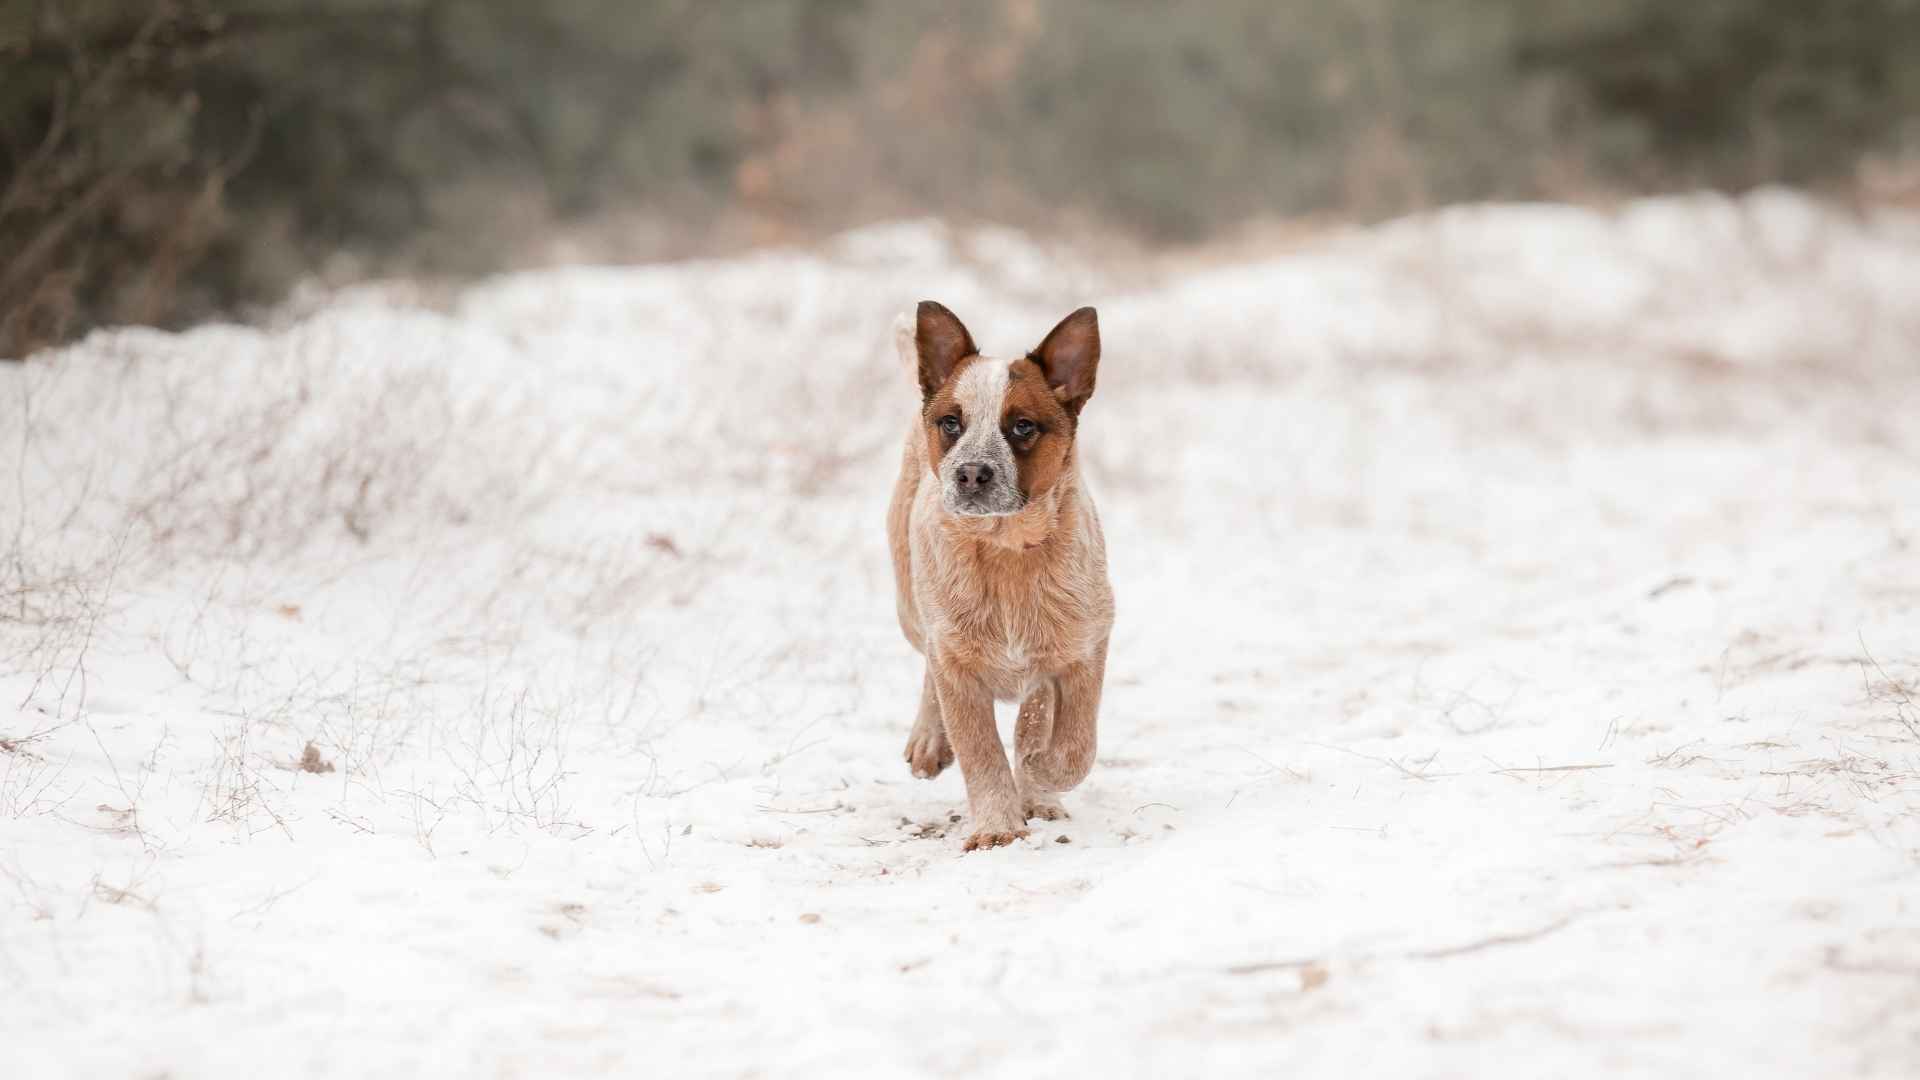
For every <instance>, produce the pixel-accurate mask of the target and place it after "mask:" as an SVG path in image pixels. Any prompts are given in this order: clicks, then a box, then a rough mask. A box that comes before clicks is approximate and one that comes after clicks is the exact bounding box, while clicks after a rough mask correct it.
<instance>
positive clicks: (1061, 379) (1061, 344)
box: [1033, 307, 1100, 417]
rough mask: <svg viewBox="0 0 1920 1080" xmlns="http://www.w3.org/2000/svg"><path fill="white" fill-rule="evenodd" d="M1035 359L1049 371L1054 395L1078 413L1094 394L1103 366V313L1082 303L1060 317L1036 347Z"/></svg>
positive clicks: (1048, 374) (1049, 382)
mask: <svg viewBox="0 0 1920 1080" xmlns="http://www.w3.org/2000/svg"><path fill="white" fill-rule="evenodd" d="M1033 361H1034V363H1036V364H1039V365H1040V367H1041V369H1042V370H1044V371H1045V372H1046V373H1047V385H1048V386H1050V387H1052V388H1053V396H1054V397H1055V398H1058V399H1059V401H1060V404H1062V405H1064V406H1066V409H1067V412H1069V413H1071V414H1072V415H1074V416H1076V417H1077V416H1079V415H1080V407H1081V406H1082V405H1085V404H1086V403H1087V399H1088V398H1090V397H1092V396H1093V374H1094V371H1095V370H1096V369H1097V368H1099V366H1100V317H1099V316H1098V315H1097V314H1095V312H1094V310H1093V309H1092V308H1090V307H1083V308H1081V309H1080V310H1079V311H1076V312H1074V313H1073V314H1071V315H1069V316H1067V317H1066V318H1064V319H1061V320H1060V325H1059V326H1056V327H1054V328H1053V330H1052V331H1051V332H1050V333H1048V334H1047V340H1045V341H1042V342H1041V343H1040V347H1039V348H1037V349H1035V350H1033Z"/></svg>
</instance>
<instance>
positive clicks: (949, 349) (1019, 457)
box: [913, 300, 1100, 517]
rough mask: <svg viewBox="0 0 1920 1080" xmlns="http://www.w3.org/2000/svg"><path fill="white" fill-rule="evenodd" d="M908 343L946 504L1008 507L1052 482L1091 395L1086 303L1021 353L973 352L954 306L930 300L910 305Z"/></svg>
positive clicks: (1095, 355)
mask: <svg viewBox="0 0 1920 1080" xmlns="http://www.w3.org/2000/svg"><path fill="white" fill-rule="evenodd" d="M913 343H914V352H915V356H916V359H917V362H918V364H917V366H918V376H919V382H920V393H921V398H922V402H923V408H922V410H921V420H922V422H923V423H924V424H925V426H926V436H927V451H928V452H927V460H928V462H929V464H931V465H932V467H933V472H934V476H935V477H937V478H938V479H939V481H940V499H941V503H942V504H943V505H944V506H945V507H946V509H947V512H948V513H952V514H959V515H962V516H968V517H1000V516H1004V515H1007V514H1015V513H1019V512H1020V511H1021V510H1022V509H1024V508H1025V507H1026V505H1027V503H1028V502H1030V501H1032V500H1034V499H1037V498H1040V497H1042V496H1044V495H1045V494H1046V493H1047V492H1048V491H1049V490H1051V489H1052V487H1053V485H1054V482H1055V481H1057V480H1058V479H1059V477H1060V473H1061V471H1062V470H1063V469H1064V468H1065V467H1066V464H1067V462H1068V461H1069V460H1070V456H1071V453H1072V450H1073V437H1074V432H1075V429H1076V428H1077V426H1078V424H1079V417H1080V409H1081V407H1082V406H1084V405H1085V404H1086V402H1087V399H1088V398H1089V397H1091V396H1092V395H1093V377H1094V372H1095V370H1096V369H1097V368H1098V366H1099V363H1100V326H1099V320H1098V318H1097V316H1096V315H1095V313H1094V310H1093V309H1092V308H1081V309H1080V310H1078V311H1076V312H1074V313H1073V314H1071V315H1069V316H1067V317H1066V318H1065V319H1063V320H1061V322H1060V325H1058V326H1056V327H1054V328H1053V331H1052V332H1051V333H1049V334H1048V335H1047V337H1046V340H1045V341H1043V342H1041V343H1040V346H1039V347H1038V348H1036V349H1034V350H1033V351H1032V352H1030V353H1028V354H1027V355H1026V356H1024V357H1021V358H1019V359H1017V360H997V359H992V358H989V357H984V356H981V355H980V351H979V349H977V348H975V346H974V344H973V337H972V335H970V334H968V333H967V328H966V327H965V326H964V325H962V324H961V322H960V320H959V319H958V318H957V317H955V316H954V314H953V312H951V311H948V310H947V309H946V308H945V307H943V306H941V305H940V304H936V303H934V302H933V301H931V300H929V301H924V302H922V303H921V305H920V308H919V311H918V312H917V313H916V318H915V323H914V335H913Z"/></svg>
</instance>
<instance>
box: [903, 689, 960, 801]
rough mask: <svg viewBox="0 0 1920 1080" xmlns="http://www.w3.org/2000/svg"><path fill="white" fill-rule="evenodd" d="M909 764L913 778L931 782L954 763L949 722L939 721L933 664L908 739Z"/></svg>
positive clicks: (938, 703) (907, 754)
mask: <svg viewBox="0 0 1920 1080" xmlns="http://www.w3.org/2000/svg"><path fill="white" fill-rule="evenodd" d="M905 757H906V759H907V765H908V767H909V768H911V769H912V770H913V775H914V776H916V777H919V778H920V779H922V780H931V779H933V778H934V777H936V776H939V775H940V773H941V771H942V770H944V769H945V768H946V767H947V766H949V765H951V764H953V745H952V744H951V743H949V742H947V725H946V721H944V720H942V719H941V718H940V698H939V695H938V694H937V693H936V692H935V690H934V685H933V661H931V660H929V661H927V678H926V681H925V682H924V683H923V684H922V685H921V687H920V715H919V717H918V718H917V719H915V720H914V722H913V732H912V733H911V734H909V735H908V736H907V752H906V754H905Z"/></svg>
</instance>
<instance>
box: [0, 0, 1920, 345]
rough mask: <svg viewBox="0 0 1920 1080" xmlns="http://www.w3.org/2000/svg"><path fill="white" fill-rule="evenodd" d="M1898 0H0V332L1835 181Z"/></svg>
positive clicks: (1901, 22)
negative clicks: (321, 283)
mask: <svg viewBox="0 0 1920 1080" xmlns="http://www.w3.org/2000/svg"><path fill="white" fill-rule="evenodd" d="M1915 56H1920V0H1690V2H1688V3H1685V4H1675V3H1670V2H1663V0H1617V2H1614V3H1609V4H1592V3H1585V2H1576V0H1528V2H1521V0H1345V2H1341V3H1325V2H1316V0H1213V2H1211V3H1208V4H1206V5H1189V6H1185V7H1178V8H1169V7H1167V6H1165V5H1162V4H1156V3H1150V2H1148V0H1045V2H1042V0H994V2H992V3H984V2H983V3H978V4H951V3H946V2H943V0H887V2H881V0H810V2H799V0H795V2H792V3H771V2H756V0H659V2H650V3H633V2H630V0H566V2H564V3H552V4H535V3H523V2H520V0H0V73H3V76H4V77H3V78H0V356H7V355H15V356H17V355H19V354H21V353H22V352H24V351H25V350H26V349H28V348H31V347H33V346H35V345H37V344H40V343H43V342H47V341H52V340H58V339H60V338H62V337H64V336H67V335H69V334H72V333H74V332H78V331H80V330H82V329H84V328H85V327H88V326H91V325H96V324H99V323H102V322H118V321H135V322H156V323H162V324H166V323H177V322H180V321H185V320H190V319H195V318H200V317H204V316H205V315H207V314H209V313H212V312H217V311H222V310H235V309H245V308H246V307H247V306H248V305H250V304H254V303H259V302H264V301H270V300H272V299H274V298H276V297H278V296H280V295H283V294H284V292H285V290H286V289H287V288H288V287H289V286H290V284H291V283H293V282H295V281H297V280H299V279H301V278H302V277H305V276H310V275H315V274H324V275H327V276H330V277H335V278H338V277H351V276H355V275H358V274H366V273H377V272H412V273H426V274H469V273H474V272H479V271H483V270H486V269H490V268H494V267H498V266H502V265H511V264H518V263H525V262H529V261H534V260H536V259H538V258H540V257H541V256H540V254H539V253H538V252H537V250H536V247H537V245H538V244H539V243H540V242H541V240H542V238H543V237H547V236H551V235H552V234H553V233H554V232H555V230H556V227H558V228H560V229H562V230H563V231H564V230H566V229H567V228H568V223H570V222H572V223H580V224H578V225H577V226H574V227H572V231H573V234H574V235H576V236H578V235H587V236H591V237H594V238H595V241H594V243H593V244H591V245H589V247H588V249H587V250H588V251H589V253H591V254H595V255H599V256H601V257H636V256H646V255H657V254H661V253H667V252H678V251H697V250H702V249H710V248H712V247H715V246H722V245H725V244H728V243H734V242H741V241H745V240H765V239H777V238H783V237H794V236H804V235H806V234H807V233H808V232H810V231H812V230H816V229H821V228H832V227H837V226H841V225H845V224H848V223H851V222H854V221H858V220H862V219H871V218H874V217H881V216H888V215H895V214H905V213H926V212H934V213H943V214H949V215H960V216H983V217H992V218H998V219H1003V220H1011V221H1014V222H1016V223H1022V224H1029V225H1042V226H1054V227H1060V226H1063V225H1082V224H1090V225H1095V226H1099V227H1120V228H1123V229H1128V230H1132V231H1134V232H1137V233H1138V234H1140V235H1142V236H1144V237H1147V238H1150V239H1155V240H1163V241H1165V240H1173V241H1185V240H1193V239H1198V238H1203V237H1205V236H1207V235H1209V234H1210V233H1212V232H1215V231H1217V230H1219V229H1221V228H1223V227H1227V226H1231V225H1232V224H1234V223H1235V222H1238V221H1241V220H1244V219H1245V218H1247V217H1248V216H1250V215H1256V214H1279V215H1298V214H1317V213H1318V214H1343V215H1351V216H1359V217H1371V216H1378V215H1385V214H1391V213H1396V212H1400V211H1403V210H1405V209H1409V208H1415V207H1420V206H1424V205H1431V204H1434V203H1439V202H1445V201H1453V200H1460V199H1476V198H1501V197H1530V196H1539V195H1583V194H1593V193H1600V192H1608V191H1629V190H1638V189H1644V188H1651V187H1660V186H1666V185H1672V184H1689V185H1691V184H1702V183H1704V184H1713V185H1719V186H1725V187H1735V188H1737V187H1743V186H1747V185H1750V184H1753V183H1757V182H1762V181H1767V180H1772V179H1785V180H1790V181H1794V182H1801V183H1822V182H1828V181H1845V180H1846V179H1847V177H1848V176H1849V174H1850V172H1851V170H1852V169H1853V168H1854V166H1855V163H1856V162H1857V161H1858V160H1859V157H1860V155H1861V154H1863V153H1865V152H1868V151H1873V150H1888V149H1891V150H1904V151H1905V152H1907V153H1911V152H1912V151H1913V144H1914V142H1915V140H1916V139H1917V138H1920V132H1916V131H1915V129H1914V117H1915V115H1916V112H1917V111H1920V64H1916V63H1914V62H1913V61H1912V58H1913V57H1915Z"/></svg>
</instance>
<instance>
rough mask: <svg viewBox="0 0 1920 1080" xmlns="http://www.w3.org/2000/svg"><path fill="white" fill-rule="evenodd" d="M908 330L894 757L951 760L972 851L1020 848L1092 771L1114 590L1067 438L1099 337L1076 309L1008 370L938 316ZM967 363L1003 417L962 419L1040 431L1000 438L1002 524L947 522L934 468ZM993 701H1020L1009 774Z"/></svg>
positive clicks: (892, 525)
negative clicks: (916, 414) (904, 715)
mask: <svg viewBox="0 0 1920 1080" xmlns="http://www.w3.org/2000/svg"><path fill="white" fill-rule="evenodd" d="M913 331H914V332H913V333H912V334H908V333H907V331H906V328H905V327H904V326H902V327H901V328H897V330H896V333H897V335H898V343H899V346H900V348H901V351H902V354H903V358H904V359H906V360H907V361H908V362H909V363H910V364H912V365H913V366H914V367H915V368H916V370H917V371H918V373H919V376H920V383H921V390H922V395H923V400H922V409H921V416H920V421H919V426H918V427H916V428H914V429H913V430H911V431H909V433H908V435H907V440H906V447H905V451H904V452H903V453H902V455H901V461H900V477H899V480H898V481H897V482H896V483H895V485H894V489H893V500H892V503H891V505H890V506H889V508H888V511H887V540H888V544H889V546H890V547H891V548H892V552H893V570H894V583H895V599H896V602H897V608H898V612H899V616H900V628H901V630H902V631H903V632H904V633H905V634H906V637H907V640H908V641H909V642H911V643H912V644H913V647H914V648H915V649H916V650H918V651H919V652H921V653H922V654H924V655H925V656H926V658H927V670H926V678H925V680H924V683H923V687H922V690H921V695H920V711H919V715H918V718H917V719H916V721H915V723H914V727H913V733H912V734H911V735H910V736H909V737H908V740H907V749H906V755H905V756H906V760H907V762H908V764H909V765H910V766H911V767H912V770H913V774H914V775H915V776H918V777H929V778H930V777H932V776H935V775H937V774H938V773H939V772H940V771H941V770H942V769H944V768H945V767H946V766H947V765H948V764H950V763H952V762H953V761H954V760H955V759H956V758H957V759H958V761H959V763H960V771H961V774H962V776H963V777H964V778H965V781H966V788H967V802H968V805H969V808H970V810H971V812H972V816H973V821H972V825H973V832H972V834H971V835H970V836H969V837H968V838H967V841H966V849H967V850H969V851H972V850H974V849H976V848H981V847H996V846H999V845H1002V844H1008V843H1011V842H1013V840H1015V839H1016V838H1018V837H1022V836H1025V835H1026V834H1027V829H1026V822H1027V820H1028V819H1029V818H1033V817H1040V818H1046V819H1053V818H1058V817H1062V816H1064V814H1065V811H1064V810H1062V809H1061V807H1060V803H1059V800H1058V794H1057V793H1059V792H1062V791H1066V790H1068V789H1070V788H1072V787H1074V786H1075V785H1076V784H1078V783H1079V782H1080V781H1081V780H1082V779H1084V778H1085V777H1086V775H1087V773H1088V771H1089V770H1090V769H1091V768H1092V767H1093V757H1094V747H1095V720H1096V715H1097V713H1098V711H1099V707H1100V689H1101V683H1102V681H1103V678H1104V676H1105V670H1106V658H1107V638H1108V634H1109V632H1110V630H1111V628H1112V626H1113V590H1112V587H1111V585H1110V584H1109V582H1108V579H1107V555H1106V541H1105V539H1104V538H1103V537H1102V535H1101V531H1100V519H1099V517H1098V515H1097V514H1096V513H1095V512H1094V507H1093V502H1092V500H1091V499H1090V498H1089V497H1088V495H1087V493H1086V491H1085V489H1084V487H1083V486H1082V485H1081V481H1080V472H1079V467H1078V461H1077V457H1076V454H1075V446H1074V435H1075V433H1076V431H1077V429H1078V419H1079V411H1080V407H1081V406H1082V405H1084V404H1085V402H1086V399H1087V397H1088V396H1090V395H1091V393H1092V387H1093V372H1094V367H1095V365H1097V363H1098V359H1099V335H1098V326H1097V324H1096V323H1095V322H1094V315H1093V311H1092V309H1090V308H1083V309H1082V310H1081V311H1078V312H1075V313H1074V314H1073V315H1071V316H1068V318H1067V320H1065V321H1063V322H1062V323H1061V324H1060V326H1059V327H1056V328H1055V331H1054V333H1052V334H1050V335H1048V338H1047V341H1046V342H1043V343H1042V345H1041V347H1040V348H1039V349H1036V350H1035V351H1034V353H1032V354H1030V355H1029V356H1028V357H1026V358H1024V359H1020V360H1014V361H1007V360H994V359H988V358H985V357H981V356H980V355H979V354H978V352H977V351H976V350H975V349H974V348H973V343H972V339H971V337H970V336H968V335H967V333H966V330H965V328H964V327H963V326H961V325H960V323H959V320H958V319H956V318H954V317H953V315H952V313H951V312H948V311H947V310H946V309H945V308H943V307H941V306H940V305H938V304H930V303H929V304H922V305H921V306H920V311H919V313H918V316H917V319H916V320H915V325H914V327H913ZM1056 342H1063V344H1056ZM1050 358H1053V361H1054V362H1053V363H1051V364H1050V363H1049V359H1050ZM976 364H1005V365H1007V369H1008V377H1007V380H1006V382H1005V395H1004V399H1003V400H1004V403H1005V407H1004V410H1003V416H998V417H992V418H990V421H989V419H987V418H972V421H971V422H974V423H980V422H993V423H1002V422H1003V421H1004V422H1005V423H1007V424H1009V425H1011V424H1012V423H1014V418H1015V417H1016V415H1017V416H1025V417H1030V418H1031V419H1032V420H1033V421H1035V422H1039V423H1040V424H1041V431H1040V432H1039V433H1038V434H1037V435H1033V436H1029V437H1028V438H1027V439H1025V440H1017V439H1014V440H1012V441H1013V442H1014V443H1015V453H1016V456H1017V465H1018V471H1019V474H1020V475H1019V490H1020V493H1021V495H1022V496H1024V505H1022V506H1021V508H1020V509H1019V510H1018V511H1017V512H1014V513H1011V514H1007V515H1004V516H994V517H987V516H966V515H963V514H959V513H955V512H953V511H952V510H951V509H950V508H949V506H948V505H947V504H946V503H945V502H943V498H942V492H941V480H940V476H939V473H938V469H939V467H940V465H941V455H943V454H944V453H945V452H946V451H947V450H949V449H950V448H951V444H952V441H953V440H952V438H951V437H948V436H946V435H945V434H944V433H943V432H942V430H941V424H940V421H941V419H942V417H943V416H946V415H949V414H950V412H951V410H952V409H954V408H955V406H954V405H953V404H952V400H951V398H952V394H953V392H954V387H955V386H956V384H958V383H959V381H960V379H961V378H962V377H963V375H965V373H966V372H967V370H968V369H969V368H970V367H971V366H972V365H976ZM989 374H993V375H996V376H997V375H998V373H997V372H993V373H989ZM1009 438H1010V439H1011V436H1010V437H1009ZM996 698H997V699H999V700H1003V701H1019V702H1021V706H1020V713H1019V718H1018V719H1017V720H1016V721H1015V724H1014V763H1013V765H1012V766H1009V764H1008V762H1007V758H1006V755H1005V753H1004V752H1003V750H1002V748H1001V744H1000V733H999V730H998V728H997V727H996V725H995V722H994V715H993V703H994V700H995V699H996Z"/></svg>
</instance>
